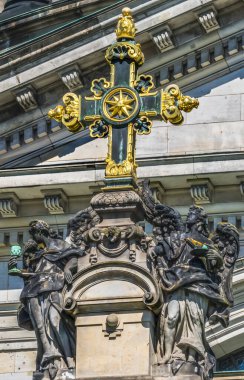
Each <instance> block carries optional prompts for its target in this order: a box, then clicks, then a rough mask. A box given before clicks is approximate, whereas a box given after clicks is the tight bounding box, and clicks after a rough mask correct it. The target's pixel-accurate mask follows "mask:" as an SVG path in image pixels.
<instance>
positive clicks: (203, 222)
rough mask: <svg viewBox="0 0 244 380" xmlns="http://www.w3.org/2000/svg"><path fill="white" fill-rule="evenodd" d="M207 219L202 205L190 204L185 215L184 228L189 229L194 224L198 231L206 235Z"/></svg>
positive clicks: (207, 233)
mask: <svg viewBox="0 0 244 380" xmlns="http://www.w3.org/2000/svg"><path fill="white" fill-rule="evenodd" d="M207 219H208V216H207V214H206V212H205V210H204V209H203V208H202V207H200V206H196V205H192V206H191V207H190V208H189V212H188V214H187V217H186V228H187V230H191V228H192V227H193V226H196V227H197V230H198V231H199V232H200V233H202V234H204V235H205V236H208V235H209V231H208V227H207Z"/></svg>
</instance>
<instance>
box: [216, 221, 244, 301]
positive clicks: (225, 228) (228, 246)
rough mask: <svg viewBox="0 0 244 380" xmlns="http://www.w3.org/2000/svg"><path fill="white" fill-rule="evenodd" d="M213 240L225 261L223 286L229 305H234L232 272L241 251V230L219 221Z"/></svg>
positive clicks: (222, 276)
mask: <svg viewBox="0 0 244 380" xmlns="http://www.w3.org/2000/svg"><path fill="white" fill-rule="evenodd" d="M212 241H213V243H214V245H215V246H217V248H218V250H219V252H220V253H221V255H222V257H223V261H224V265H223V270H222V271H220V273H219V275H220V277H221V286H222V289H223V293H224V296H225V298H226V301H227V302H228V304H229V306H232V305H233V292H232V274H233V270H234V265H235V262H236V260H237V258H238V255H239V251H240V243H239V232H238V230H237V228H236V227H235V226H234V225H233V224H231V223H227V222H226V223H224V222H222V223H218V225H217V227H216V231H215V233H214V235H213V236H212Z"/></svg>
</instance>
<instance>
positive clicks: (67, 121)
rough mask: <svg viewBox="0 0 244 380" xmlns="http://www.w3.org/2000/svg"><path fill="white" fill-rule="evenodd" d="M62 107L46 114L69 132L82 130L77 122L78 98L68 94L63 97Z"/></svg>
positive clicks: (78, 112)
mask: <svg viewBox="0 0 244 380" xmlns="http://www.w3.org/2000/svg"><path fill="white" fill-rule="evenodd" d="M63 102H64V106H60V105H58V106H57V107H55V108H54V109H51V110H50V111H49V112H48V116H49V117H50V118H51V119H54V120H56V121H58V122H61V123H62V124H63V125H65V127H66V128H68V130H69V131H71V132H78V131H80V130H82V129H84V126H83V125H82V123H81V122H80V121H79V114H80V102H81V100H79V98H78V96H77V95H76V94H73V93H71V92H68V93H67V94H65V95H64V96H63Z"/></svg>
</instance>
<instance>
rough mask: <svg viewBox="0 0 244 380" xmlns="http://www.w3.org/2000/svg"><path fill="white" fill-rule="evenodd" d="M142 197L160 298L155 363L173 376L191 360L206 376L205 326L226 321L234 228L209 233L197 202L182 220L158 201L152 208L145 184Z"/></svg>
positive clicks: (211, 361) (209, 365) (210, 362)
mask: <svg viewBox="0 0 244 380" xmlns="http://www.w3.org/2000/svg"><path fill="white" fill-rule="evenodd" d="M145 189H146V190H145ZM143 199H144V202H145V209H146V212H147V216H148V219H149V220H150V222H151V223H152V224H153V226H154V229H153V232H154V237H155V239H154V241H155V242H156V243H155V247H154V249H153V250H151V252H150V261H151V268H152V271H153V273H154V275H155V276H156V277H157V280H158V282H159V284H160V287H161V289H162V292H163V296H164V305H163V307H162V310H161V314H160V317H159V323H158V356H159V364H170V365H171V369H172V372H173V374H174V375H175V374H176V373H177V372H178V371H179V369H180V368H181V367H182V366H183V365H184V364H185V363H191V364H192V365H195V366H197V367H198V368H199V372H200V374H201V376H202V379H204V380H208V379H210V378H212V369H213V367H214V365H215V357H214V354H213V352H212V350H211V349H210V347H209V345H208V343H207V340H206V336H205V324H206V322H207V321H209V323H210V324H214V323H217V322H220V323H221V324H222V325H223V326H224V327H226V326H227V325H228V321H229V307H230V306H232V305H233V296H232V288H231V283H232V273H233V268H234V264H235V261H236V259H237V257H238V253H239V234H238V231H237V229H236V227H235V226H234V225H232V224H230V223H219V224H218V225H217V228H216V231H215V233H214V234H213V235H212V236H210V234H209V231H208V227H207V214H206V213H205V211H204V209H203V208H202V207H199V206H191V207H190V209H189V212H188V215H187V218H186V222H185V224H183V221H182V219H181V216H180V214H179V213H178V211H176V210H174V209H173V208H171V207H169V206H165V205H162V204H156V205H155V204H154V207H153V208H152V204H153V202H152V198H150V192H149V190H148V186H146V187H145V185H144V191H143Z"/></svg>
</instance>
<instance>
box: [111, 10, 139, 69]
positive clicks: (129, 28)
mask: <svg viewBox="0 0 244 380" xmlns="http://www.w3.org/2000/svg"><path fill="white" fill-rule="evenodd" d="M115 32H116V36H117V43H115V44H113V45H111V46H110V47H109V48H108V49H107V51H106V55H105V58H106V60H107V61H108V62H109V63H110V64H111V63H112V61H113V60H116V59H117V58H118V59H120V60H121V61H123V60H124V59H129V60H131V61H134V62H136V63H137V64H138V66H141V65H143V63H144V54H143V53H142V51H141V45H140V44H135V42H134V41H135V34H136V28H135V24H134V20H133V18H132V14H131V10H130V8H124V9H122V16H120V17H119V21H118V24H117V29H116V31H115Z"/></svg>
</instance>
